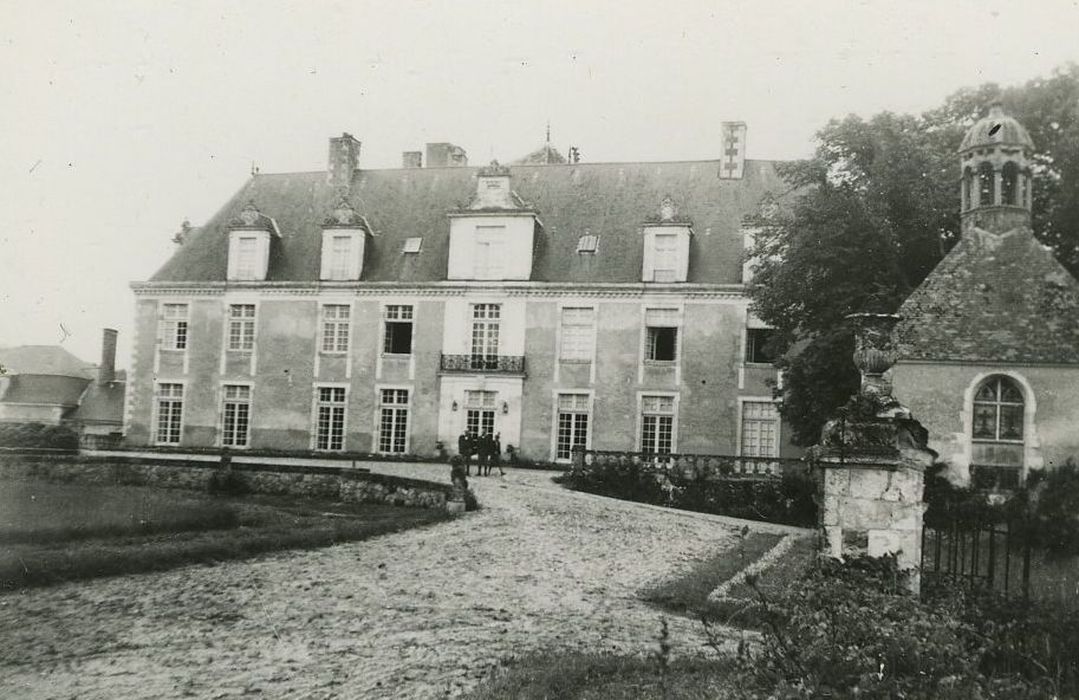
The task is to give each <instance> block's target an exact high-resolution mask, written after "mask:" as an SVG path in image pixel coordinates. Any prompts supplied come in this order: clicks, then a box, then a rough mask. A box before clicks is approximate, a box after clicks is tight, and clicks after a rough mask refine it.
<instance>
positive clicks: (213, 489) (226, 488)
mask: <svg viewBox="0 0 1079 700" xmlns="http://www.w3.org/2000/svg"><path fill="white" fill-rule="evenodd" d="M206 490H207V491H209V492H210V493H211V494H213V495H215V496H243V495H244V494H247V493H251V486H250V485H249V484H248V483H247V480H246V479H244V478H243V476H241V475H240V474H237V473H236V472H234V471H232V470H231V469H219V470H216V471H214V473H213V474H211V475H210V481H209V483H208V484H207V485H206Z"/></svg>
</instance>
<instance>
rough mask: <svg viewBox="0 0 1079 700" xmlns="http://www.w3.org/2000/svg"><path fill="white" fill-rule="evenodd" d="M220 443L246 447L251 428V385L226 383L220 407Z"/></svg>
mask: <svg viewBox="0 0 1079 700" xmlns="http://www.w3.org/2000/svg"><path fill="white" fill-rule="evenodd" d="M221 418H222V421H221V444H222V445H224V446H225V447H247V444H248V434H249V432H250V429H251V387H250V386H247V385H246V384H226V385H225V392H224V397H223V406H222V407H221Z"/></svg>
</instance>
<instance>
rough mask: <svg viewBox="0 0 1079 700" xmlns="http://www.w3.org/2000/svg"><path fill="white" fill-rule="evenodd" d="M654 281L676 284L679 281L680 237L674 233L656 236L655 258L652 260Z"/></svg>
mask: <svg viewBox="0 0 1079 700" xmlns="http://www.w3.org/2000/svg"><path fill="white" fill-rule="evenodd" d="M652 260H653V262H652V275H653V276H652V279H653V280H654V281H656V282H674V281H675V280H677V279H678V236H677V235H675V234H673V233H657V234H656V235H655V256H654V257H653V258H652Z"/></svg>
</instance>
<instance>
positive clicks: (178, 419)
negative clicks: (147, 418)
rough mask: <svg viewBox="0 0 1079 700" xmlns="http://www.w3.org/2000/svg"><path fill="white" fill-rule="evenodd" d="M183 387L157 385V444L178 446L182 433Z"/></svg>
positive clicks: (181, 385)
mask: <svg viewBox="0 0 1079 700" xmlns="http://www.w3.org/2000/svg"><path fill="white" fill-rule="evenodd" d="M183 413H184V385H183V384H158V385H157V430H156V431H155V432H156V434H157V442H158V444H162V445H179V444H180V436H181V434H182V432H183Z"/></svg>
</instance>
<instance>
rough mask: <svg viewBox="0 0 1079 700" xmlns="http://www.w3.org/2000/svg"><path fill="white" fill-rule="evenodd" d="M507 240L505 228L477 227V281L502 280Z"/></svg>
mask: <svg viewBox="0 0 1079 700" xmlns="http://www.w3.org/2000/svg"><path fill="white" fill-rule="evenodd" d="M505 239H506V227H505V226H477V227H476V256H475V261H476V269H475V279H478V280H497V279H502V256H503V246H504V245H505Z"/></svg>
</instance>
